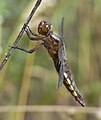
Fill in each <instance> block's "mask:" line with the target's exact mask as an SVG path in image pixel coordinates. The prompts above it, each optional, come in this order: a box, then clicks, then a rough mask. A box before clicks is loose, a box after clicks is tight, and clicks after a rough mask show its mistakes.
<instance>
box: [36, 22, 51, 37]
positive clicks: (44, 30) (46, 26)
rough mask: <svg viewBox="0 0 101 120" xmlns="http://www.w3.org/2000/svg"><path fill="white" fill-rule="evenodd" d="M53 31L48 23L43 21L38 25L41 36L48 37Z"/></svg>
mask: <svg viewBox="0 0 101 120" xmlns="http://www.w3.org/2000/svg"><path fill="white" fill-rule="evenodd" d="M50 29H51V24H50V23H49V22H47V21H41V22H40V23H39V25H38V33H39V34H41V35H47V33H48V32H49V31H50Z"/></svg>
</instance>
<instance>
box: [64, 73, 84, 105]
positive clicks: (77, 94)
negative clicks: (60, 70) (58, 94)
mask: <svg viewBox="0 0 101 120" xmlns="http://www.w3.org/2000/svg"><path fill="white" fill-rule="evenodd" d="M69 77H70V76H68V75H67V73H65V72H64V81H63V83H64V85H65V87H66V88H67V89H68V90H69V91H70V93H71V94H72V95H73V96H74V98H75V99H76V101H78V102H79V103H80V104H81V105H82V106H85V103H84V99H83V97H82V95H81V94H80V92H79V90H78V89H77V87H76V84H75V82H74V80H72V79H73V78H72V76H71V78H69Z"/></svg>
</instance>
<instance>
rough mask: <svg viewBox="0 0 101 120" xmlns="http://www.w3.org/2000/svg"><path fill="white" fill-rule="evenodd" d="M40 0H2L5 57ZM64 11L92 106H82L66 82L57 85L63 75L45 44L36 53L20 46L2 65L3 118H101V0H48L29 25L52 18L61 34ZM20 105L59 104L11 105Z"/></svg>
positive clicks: (74, 61)
mask: <svg viewBox="0 0 101 120" xmlns="http://www.w3.org/2000/svg"><path fill="white" fill-rule="evenodd" d="M34 4H35V1H34V0H0V63H1V62H2V60H3V58H4V56H5V53H7V52H8V50H9V45H12V44H13V42H14V41H15V39H16V36H17V35H18V33H19V31H20V29H21V27H22V26H23V24H24V22H25V21H26V19H27V17H28V15H29V13H30V11H31V10H32V8H33V6H34ZM63 16H64V17H65V22H64V34H65V44H66V52H67V57H68V62H69V64H70V67H71V70H72V73H73V75H74V78H75V82H76V84H77V86H78V88H79V90H80V91H81V93H82V95H83V96H84V98H85V102H86V106H87V107H85V108H79V107H77V106H80V105H79V104H78V103H77V102H75V100H74V98H73V97H72V96H71V94H70V93H69V92H68V90H67V89H66V88H65V87H64V86H62V87H61V88H60V90H59V91H58V90H57V83H58V75H57V73H56V71H55V68H54V66H53V63H52V60H51V58H50V56H49V55H48V53H47V51H46V50H45V48H44V47H42V48H41V49H39V50H38V51H37V52H35V53H33V54H31V55H29V54H26V53H24V52H22V51H18V50H15V51H14V52H13V54H12V55H11V57H10V59H9V60H8V62H7V63H6V65H5V66H4V68H3V69H2V71H0V107H2V109H1V108H0V120H41V119H44V120H51V119H52V120H101V109H100V107H101V93H100V91H101V30H100V27H101V0H43V1H42V3H41V5H40V7H39V8H38V10H37V12H36V13H35V15H34V16H33V19H32V20H31V21H30V24H29V26H30V27H31V29H32V30H33V31H34V32H36V33H37V26H38V23H39V22H40V21H41V20H43V19H45V20H49V21H50V22H51V24H52V26H53V28H52V30H53V31H55V32H56V33H57V34H59V33H60V24H61V18H62V17H63ZM36 44H37V42H32V41H30V40H29V39H28V38H27V36H26V35H25V34H24V35H23V37H22V38H21V40H20V41H19V46H22V47H23V48H26V49H30V48H32V47H33V46H35V45H36ZM16 105H19V106H20V105H30V106H34V105H38V106H39V109H40V107H42V106H44V105H48V106H49V107H50V105H52V106H53V107H52V108H53V109H55V110H53V111H51V112H48V106H47V107H46V109H45V111H40V110H39V112H37V111H31V110H29V111H27V112H26V111H23V112H15V111H13V109H12V110H11V109H10V110H11V111H10V112H9V106H16ZM58 106H60V109H61V112H58V110H57V109H56V108H58ZM62 106H64V107H62ZM3 107H4V108H5V107H6V108H7V110H8V112H5V111H6V110H5V109H3ZM63 108H67V112H66V111H64V109H63ZM71 108H73V110H74V111H72V110H71ZM62 109H63V111H62ZM75 109H76V110H75ZM69 110H70V111H69ZM82 110H84V111H82Z"/></svg>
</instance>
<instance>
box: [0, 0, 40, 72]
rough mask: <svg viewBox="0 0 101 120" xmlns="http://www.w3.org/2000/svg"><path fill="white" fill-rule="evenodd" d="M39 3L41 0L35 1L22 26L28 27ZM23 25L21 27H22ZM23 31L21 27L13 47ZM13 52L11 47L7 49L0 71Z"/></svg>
mask: <svg viewBox="0 0 101 120" xmlns="http://www.w3.org/2000/svg"><path fill="white" fill-rule="evenodd" d="M41 1H42V0H37V1H36V4H35V6H34V7H33V9H32V11H31V13H30V15H29V16H28V18H27V20H26V22H25V23H24V25H26V26H27V25H28V23H29V22H30V20H31V18H32V17H33V15H34V13H35V12H36V10H37V8H38V6H39V5H40V3H41ZM24 25H23V26H24ZM24 30H25V27H22V29H21V31H20V32H19V34H18V36H17V37H16V39H15V41H14V43H13V46H17V44H18V42H19V40H20V38H21V36H22V35H23V33H24ZM13 51H14V48H13V47H11V48H10V49H9V51H8V53H7V55H6V56H5V58H4V59H3V61H2V63H1V64H0V70H1V69H2V68H3V67H4V65H5V64H6V62H7V60H8V59H9V57H10V55H11V54H12V52H13Z"/></svg>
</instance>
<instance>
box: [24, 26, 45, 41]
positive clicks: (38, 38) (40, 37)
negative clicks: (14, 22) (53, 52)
mask: <svg viewBox="0 0 101 120" xmlns="http://www.w3.org/2000/svg"><path fill="white" fill-rule="evenodd" d="M24 27H25V29H24V31H25V32H26V34H27V37H28V38H29V39H30V40H33V41H38V40H42V39H43V38H45V37H44V36H40V35H39V34H36V33H34V32H32V30H31V29H30V27H29V26H26V24H25V25H24ZM30 34H31V35H32V36H31V35H30Z"/></svg>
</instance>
